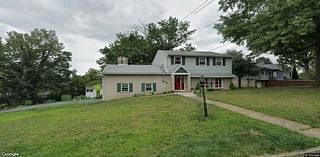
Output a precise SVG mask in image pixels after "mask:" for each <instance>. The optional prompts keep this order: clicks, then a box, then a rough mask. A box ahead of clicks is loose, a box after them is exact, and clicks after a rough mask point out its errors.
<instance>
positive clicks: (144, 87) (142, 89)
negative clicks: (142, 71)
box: [141, 83, 146, 92]
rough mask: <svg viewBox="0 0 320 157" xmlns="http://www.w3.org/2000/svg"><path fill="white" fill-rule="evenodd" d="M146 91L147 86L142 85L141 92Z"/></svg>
mask: <svg viewBox="0 0 320 157" xmlns="http://www.w3.org/2000/svg"><path fill="white" fill-rule="evenodd" d="M145 90H146V84H145V83H141V92H145Z"/></svg>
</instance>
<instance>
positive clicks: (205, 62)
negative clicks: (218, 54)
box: [199, 57, 207, 65]
mask: <svg viewBox="0 0 320 157" xmlns="http://www.w3.org/2000/svg"><path fill="white" fill-rule="evenodd" d="M201 58H204V64H201ZM199 65H207V58H206V57H199Z"/></svg>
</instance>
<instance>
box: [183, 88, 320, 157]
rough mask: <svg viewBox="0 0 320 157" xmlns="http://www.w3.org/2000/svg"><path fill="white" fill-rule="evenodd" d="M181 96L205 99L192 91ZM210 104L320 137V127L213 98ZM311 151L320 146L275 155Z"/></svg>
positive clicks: (208, 101) (315, 150)
mask: <svg viewBox="0 0 320 157" xmlns="http://www.w3.org/2000/svg"><path fill="white" fill-rule="evenodd" d="M177 94H179V95H181V96H184V97H188V98H191V99H194V100H197V101H201V102H202V101H203V99H202V97H199V96H197V95H195V94H194V93H191V92H181V93H177ZM206 101H207V103H208V104H212V105H215V106H218V107H221V108H225V109H227V110H230V111H233V112H237V113H240V114H242V115H245V116H247V117H251V118H254V119H258V120H261V121H264V122H267V123H271V124H274V125H278V126H281V127H284V128H287V129H289V130H292V131H295V132H298V133H301V134H303V135H306V136H309V137H314V138H318V139H320V129H319V128H312V127H311V126H309V125H305V124H301V123H298V122H294V121H291V120H287V119H283V118H279V117H274V116H270V115H267V114H264V113H260V112H256V111H252V110H248V109H244V108H241V107H238V106H234V105H230V104H227V103H222V102H218V101H213V100H206ZM310 152H320V147H316V148H312V149H310V150H304V151H296V152H290V153H284V154H279V155H274V156H276V157H278V156H279V157H280V156H291V157H298V156H303V154H304V153H310Z"/></svg>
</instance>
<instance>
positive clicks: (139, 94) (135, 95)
mask: <svg viewBox="0 0 320 157" xmlns="http://www.w3.org/2000/svg"><path fill="white" fill-rule="evenodd" d="M133 96H134V97H140V96H145V94H143V93H138V94H134V95H133Z"/></svg>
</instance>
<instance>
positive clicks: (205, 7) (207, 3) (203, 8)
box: [193, 0, 214, 15]
mask: <svg viewBox="0 0 320 157" xmlns="http://www.w3.org/2000/svg"><path fill="white" fill-rule="evenodd" d="M213 1H214V0H211V1H210V2H209V3H207V4H206V5H205V6H203V7H202V8H201V9H199V10H198V11H197V12H195V13H194V14H193V15H196V14H198V13H199V12H200V11H201V10H203V9H204V8H206V7H207V6H208V5H209V4H211V3H212V2H213Z"/></svg>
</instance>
